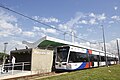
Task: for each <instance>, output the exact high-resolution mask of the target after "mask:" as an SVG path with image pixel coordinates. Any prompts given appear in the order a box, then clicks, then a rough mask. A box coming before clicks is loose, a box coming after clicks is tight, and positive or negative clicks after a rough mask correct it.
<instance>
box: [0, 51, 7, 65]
mask: <svg viewBox="0 0 120 80" xmlns="http://www.w3.org/2000/svg"><path fill="white" fill-rule="evenodd" d="M4 56H5V57H6V56H8V54H5V53H2V52H0V65H1V64H2V62H3V57H4Z"/></svg>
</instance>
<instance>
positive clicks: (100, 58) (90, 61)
mask: <svg viewBox="0 0 120 80" xmlns="http://www.w3.org/2000/svg"><path fill="white" fill-rule="evenodd" d="M106 58H107V64H108V65H112V64H117V61H118V57H117V56H116V55H115V54H112V53H108V52H107V53H106V55H105V53H104V51H100V50H95V49H88V48H84V47H79V46H69V45H68V46H59V47H57V48H56V60H55V68H56V71H58V70H62V71H64V70H65V71H72V70H80V69H86V68H94V67H100V66H105V65H106Z"/></svg>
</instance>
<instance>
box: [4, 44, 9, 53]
mask: <svg viewBox="0 0 120 80" xmlns="http://www.w3.org/2000/svg"><path fill="white" fill-rule="evenodd" d="M7 44H8V43H7V42H5V43H4V53H6V49H7Z"/></svg>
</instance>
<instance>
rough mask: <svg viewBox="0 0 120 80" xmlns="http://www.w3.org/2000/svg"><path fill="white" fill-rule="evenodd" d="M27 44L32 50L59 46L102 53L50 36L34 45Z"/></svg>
mask: <svg viewBox="0 0 120 80" xmlns="http://www.w3.org/2000/svg"><path fill="white" fill-rule="evenodd" d="M25 44H27V45H28V46H29V47H31V48H35V47H39V48H48V47H52V48H55V47H57V46H64V45H70V46H76V47H82V48H87V49H92V50H95V51H101V50H97V49H93V48H90V47H87V46H82V45H80V44H76V43H72V42H69V41H65V40H61V39H57V38H53V37H49V36H45V37H43V38H41V39H39V40H38V41H36V42H34V43H28V42H25Z"/></svg>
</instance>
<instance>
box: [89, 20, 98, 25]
mask: <svg viewBox="0 0 120 80" xmlns="http://www.w3.org/2000/svg"><path fill="white" fill-rule="evenodd" d="M89 23H90V24H92V25H93V24H98V23H97V22H96V19H94V18H93V19H90V21H89Z"/></svg>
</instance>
